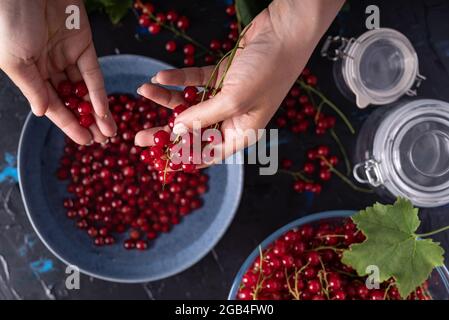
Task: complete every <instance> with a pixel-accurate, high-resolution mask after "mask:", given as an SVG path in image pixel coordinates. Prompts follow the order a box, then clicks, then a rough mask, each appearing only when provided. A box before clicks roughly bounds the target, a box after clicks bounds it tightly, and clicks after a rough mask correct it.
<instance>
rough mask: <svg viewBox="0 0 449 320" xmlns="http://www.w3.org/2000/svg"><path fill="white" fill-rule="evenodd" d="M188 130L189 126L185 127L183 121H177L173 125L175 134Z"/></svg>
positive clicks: (181, 133) (184, 132)
mask: <svg viewBox="0 0 449 320" xmlns="http://www.w3.org/2000/svg"><path fill="white" fill-rule="evenodd" d="M187 132H189V128H187V127H186V125H185V124H184V123H177V124H175V126H174V127H173V133H174V134H177V135H183V134H186V133H187Z"/></svg>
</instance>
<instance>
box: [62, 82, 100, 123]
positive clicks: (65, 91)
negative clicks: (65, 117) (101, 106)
mask: <svg viewBox="0 0 449 320" xmlns="http://www.w3.org/2000/svg"><path fill="white" fill-rule="evenodd" d="M56 91H57V93H58V95H59V98H60V99H61V100H62V101H63V103H64V105H65V106H66V107H67V108H68V109H69V110H71V111H72V112H73V114H74V115H75V116H76V117H77V118H78V120H79V123H80V125H81V126H83V127H85V128H89V127H90V126H91V125H93V124H94V123H95V118H94V116H93V115H92V113H93V107H92V104H91V103H90V102H89V101H86V100H85V99H84V98H85V97H86V96H87V94H88V90H87V86H86V84H85V83H84V81H79V82H77V83H72V82H70V81H68V80H64V81H61V82H60V83H59V84H58V87H57V88H56Z"/></svg>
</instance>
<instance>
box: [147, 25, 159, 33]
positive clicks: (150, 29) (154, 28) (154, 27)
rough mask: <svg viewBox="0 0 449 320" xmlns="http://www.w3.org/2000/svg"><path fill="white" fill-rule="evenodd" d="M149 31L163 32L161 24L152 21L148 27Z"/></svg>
mask: <svg viewBox="0 0 449 320" xmlns="http://www.w3.org/2000/svg"><path fill="white" fill-rule="evenodd" d="M148 32H149V33H151V34H158V33H159V32H161V26H160V25H158V24H157V23H151V24H150V26H149V27H148Z"/></svg>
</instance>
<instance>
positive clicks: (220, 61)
mask: <svg viewBox="0 0 449 320" xmlns="http://www.w3.org/2000/svg"><path fill="white" fill-rule="evenodd" d="M231 52H232V51H229V52H227V53H226V54H225V55H224V56H223V57H221V59H220V60H219V61H218V63H217V64H216V65H215V67H214V70H213V71H212V74H211V76H210V78H209V80H208V81H207V84H206V87H205V90H204V91H203V94H202V96H201V102H203V101H204V99H205V98H206V93H207V90H208V89H209V88H210V86H211V84H212V80H213V79H214V78H215V76H216V75H217V74H218V70H219V68H220V65H221V64H222V63H223V61H224V60H225V59H226V58H227V57H229V56H230V55H231Z"/></svg>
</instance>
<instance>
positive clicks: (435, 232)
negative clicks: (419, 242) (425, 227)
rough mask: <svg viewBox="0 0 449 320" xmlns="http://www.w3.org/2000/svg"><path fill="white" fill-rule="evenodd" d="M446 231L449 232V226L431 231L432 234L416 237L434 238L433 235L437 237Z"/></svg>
mask: <svg viewBox="0 0 449 320" xmlns="http://www.w3.org/2000/svg"><path fill="white" fill-rule="evenodd" d="M446 230H449V226H445V227H443V228H439V229H437V230H434V231H430V232H427V233H421V234H417V235H416V236H417V237H420V238H424V237H429V236H433V235H435V234H437V233H440V232H443V231H446Z"/></svg>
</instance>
